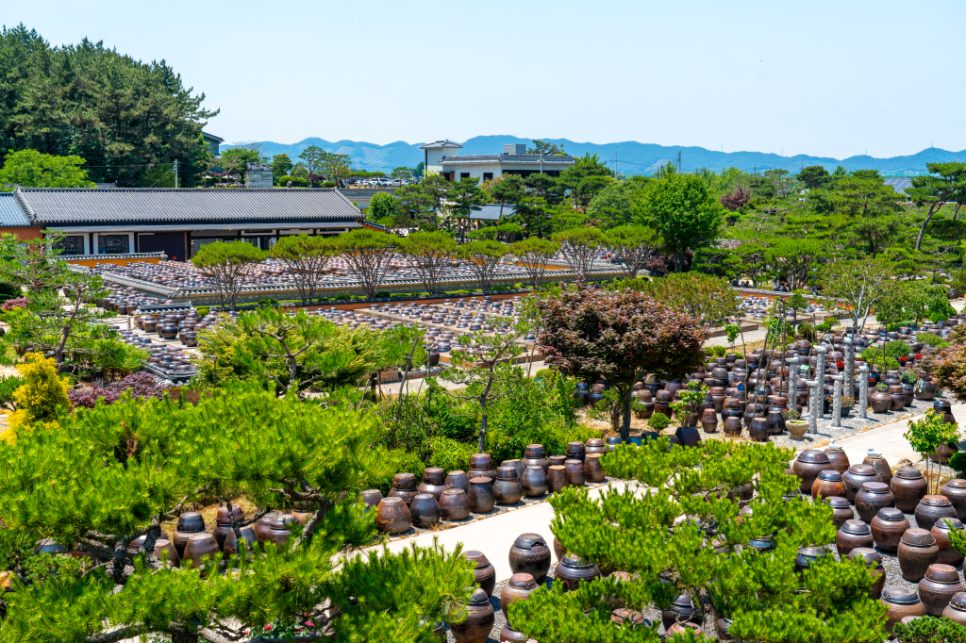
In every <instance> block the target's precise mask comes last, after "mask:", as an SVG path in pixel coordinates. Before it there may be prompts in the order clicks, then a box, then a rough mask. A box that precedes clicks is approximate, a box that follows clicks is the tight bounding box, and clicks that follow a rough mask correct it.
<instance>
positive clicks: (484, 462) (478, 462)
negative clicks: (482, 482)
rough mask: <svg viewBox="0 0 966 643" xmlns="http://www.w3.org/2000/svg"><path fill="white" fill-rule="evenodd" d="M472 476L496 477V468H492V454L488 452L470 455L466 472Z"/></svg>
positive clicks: (492, 478) (491, 478) (493, 478)
mask: <svg viewBox="0 0 966 643" xmlns="http://www.w3.org/2000/svg"><path fill="white" fill-rule="evenodd" d="M466 475H468V476H469V477H470V478H471V479H472V478H489V479H490V480H495V479H496V469H494V468H493V456H491V455H490V454H489V453H474V454H473V455H471V456H470V468H469V470H468V471H467V472H466Z"/></svg>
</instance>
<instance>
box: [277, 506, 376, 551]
mask: <svg viewBox="0 0 966 643" xmlns="http://www.w3.org/2000/svg"><path fill="white" fill-rule="evenodd" d="M377 523H378V514H377ZM295 524H298V518H296V517H295V516H293V515H292V514H286V513H282V512H281V511H279V512H276V514H275V517H274V518H272V521H271V522H269V523H268V531H267V532H266V533H265V542H266V543H275V546H276V547H277V548H278V549H279V551H281V549H282V545H284V544H285V542H286V541H287V540H288V537H289V536H291V535H292V529H291V528H292V525H295Z"/></svg>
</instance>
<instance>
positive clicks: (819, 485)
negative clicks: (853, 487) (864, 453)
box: [812, 469, 845, 499]
mask: <svg viewBox="0 0 966 643" xmlns="http://www.w3.org/2000/svg"><path fill="white" fill-rule="evenodd" d="M833 496H837V497H839V498H844V497H845V483H843V482H842V474H841V473H839V472H838V471H835V470H834V469H826V470H825V471H822V472H821V473H820V474H818V478H816V479H815V482H813V483H812V498H813V499H817V498H831V497H833Z"/></svg>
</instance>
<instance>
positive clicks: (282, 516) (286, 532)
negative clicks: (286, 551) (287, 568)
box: [265, 511, 299, 551]
mask: <svg viewBox="0 0 966 643" xmlns="http://www.w3.org/2000/svg"><path fill="white" fill-rule="evenodd" d="M298 521H299V520H298V518H296V517H295V516H293V515H292V514H286V513H282V512H280V511H279V512H276V514H275V517H274V518H272V520H271V522H269V523H268V531H267V532H266V533H265V542H266V543H275V546H276V547H277V548H278V549H279V551H281V549H282V545H284V544H285V542H286V541H287V540H288V537H289V536H291V535H292V529H291V526H292V525H294V524H297V523H298Z"/></svg>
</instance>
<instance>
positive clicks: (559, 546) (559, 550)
mask: <svg viewBox="0 0 966 643" xmlns="http://www.w3.org/2000/svg"><path fill="white" fill-rule="evenodd" d="M553 553H554V554H556V555H557V562H558V563H559V562H560V561H562V560H563V557H564V556H566V555H567V548H566V547H564V546H563V543H561V542H560V541H559V540H557V537H556V536H554V537H553Z"/></svg>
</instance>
